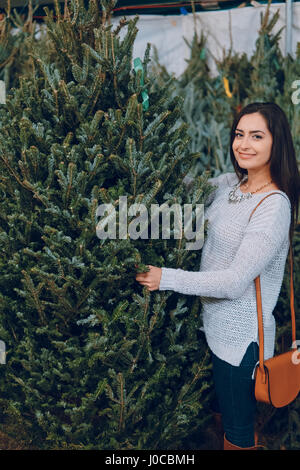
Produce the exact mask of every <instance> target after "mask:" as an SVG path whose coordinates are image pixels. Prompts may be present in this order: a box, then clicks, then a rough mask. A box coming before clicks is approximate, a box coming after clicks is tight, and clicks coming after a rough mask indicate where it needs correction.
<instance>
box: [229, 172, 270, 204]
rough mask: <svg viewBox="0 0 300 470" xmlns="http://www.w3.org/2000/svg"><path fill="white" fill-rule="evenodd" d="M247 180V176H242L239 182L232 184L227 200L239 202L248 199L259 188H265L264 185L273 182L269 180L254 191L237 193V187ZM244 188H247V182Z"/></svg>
mask: <svg viewBox="0 0 300 470" xmlns="http://www.w3.org/2000/svg"><path fill="white" fill-rule="evenodd" d="M247 180H248V176H247V175H246V176H244V178H243V179H242V181H241V182H240V183H236V184H235V185H234V189H233V190H232V191H230V193H229V195H228V200H229V201H230V202H241V201H243V200H245V199H250V198H251V197H252V194H254V193H257V191H260V190H261V189H263V188H265V187H266V186H268V185H269V184H271V183H273V181H272V180H271V181H269V182H268V183H266V184H264V185H263V186H261V187H260V188H257V189H256V190H255V191H251V192H249V193H242V194H241V195H238V194H237V189H238V187H239V186H240V185H241V184H242V183H244V182H246V181H247ZM245 188H246V189H247V188H248V184H246V185H245Z"/></svg>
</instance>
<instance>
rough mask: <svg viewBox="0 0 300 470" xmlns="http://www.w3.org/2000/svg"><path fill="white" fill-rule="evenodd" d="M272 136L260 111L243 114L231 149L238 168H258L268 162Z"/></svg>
mask: <svg viewBox="0 0 300 470" xmlns="http://www.w3.org/2000/svg"><path fill="white" fill-rule="evenodd" d="M272 143H273V137H272V134H271V132H270V131H269V129H268V127H267V123H266V121H265V119H264V117H263V116H262V115H261V114H260V113H252V114H245V115H244V116H242V117H241V119H240V120H239V122H238V125H237V126H236V130H235V138H234V140H233V143H232V150H233V153H234V156H235V158H236V161H237V163H238V164H239V166H240V168H244V169H246V170H252V169H259V168H262V167H264V166H265V165H268V166H269V164H270V162H269V160H270V156H271V150H272Z"/></svg>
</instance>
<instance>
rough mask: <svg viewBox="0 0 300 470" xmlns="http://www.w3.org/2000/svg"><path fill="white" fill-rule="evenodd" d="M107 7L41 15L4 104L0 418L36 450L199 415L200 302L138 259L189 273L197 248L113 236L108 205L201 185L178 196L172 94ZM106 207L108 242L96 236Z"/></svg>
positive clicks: (193, 199) (163, 438)
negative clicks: (147, 283)
mask: <svg viewBox="0 0 300 470" xmlns="http://www.w3.org/2000/svg"><path fill="white" fill-rule="evenodd" d="M113 6H114V3H113V2H110V1H108V2H106V1H102V2H101V8H99V5H98V2H97V1H94V0H92V1H90V2H89V5H88V8H86V7H85V6H84V4H83V2H82V1H80V2H77V1H71V2H70V4H68V6H67V5H65V7H64V11H63V13H62V12H61V11H60V8H59V5H58V3H57V4H56V20H54V19H53V16H52V14H51V13H50V12H49V10H48V9H45V11H46V13H47V17H46V26H47V27H46V30H45V34H46V37H45V38H44V39H43V40H44V41H46V43H47V49H45V50H44V51H43V53H42V54H41V53H39V52H40V51H39V50H38V51H35V50H31V51H30V55H31V57H32V60H33V62H32V64H33V74H32V76H31V77H30V76H29V75H24V76H21V77H20V80H19V84H18V85H17V86H15V87H14V88H12V89H11V90H10V92H9V93H8V96H7V100H6V104H5V105H2V106H1V110H0V116H1V119H0V122H1V124H0V126H1V132H0V192H1V202H0V243H1V253H2V257H1V266H0V267H1V272H0V292H1V293H0V305H1V306H0V313H1V315H0V337H1V339H2V340H4V341H5V343H6V347H7V364H6V365H5V366H2V367H1V369H0V377H1V381H0V392H1V395H0V400H1V401H0V403H1V419H2V422H5V423H7V429H10V428H9V426H11V427H12V429H13V432H14V433H15V435H16V433H17V432H18V428H19V429H20V431H19V432H21V429H22V430H25V434H26V436H27V437H26V438H27V445H29V442H30V443H31V445H33V446H35V447H36V448H49V449H53V448H79V449H80V448H84V449H88V448H96V449H147V448H151V449H156V448H162V449H168V448H180V447H182V446H183V445H184V444H183V443H184V440H185V439H188V438H189V436H191V435H193V434H194V433H195V432H196V431H197V430H198V429H199V428H201V427H202V428H203V426H204V423H205V420H207V419H208V414H207V410H206V408H207V407H208V402H209V394H210V385H209V384H210V365H209V353H208V351H207V347H206V343H205V342H204V339H203V334H202V332H200V327H201V322H200V315H199V314H200V303H199V299H198V298H196V297H189V298H184V297H182V296H179V295H177V294H175V293H172V292H155V293H152V294H150V293H149V292H148V291H147V290H146V288H144V289H143V288H142V286H140V285H138V283H137V282H136V281H135V275H136V273H137V272H142V271H145V270H146V269H147V264H154V265H156V266H160V265H165V266H169V267H179V266H180V267H181V268H183V269H184V268H186V269H190V270H191V269H195V270H197V269H198V267H199V262H200V251H201V250H198V251H189V250H187V249H186V240H185V239H184V237H181V238H178V239H175V238H173V235H174V233H175V228H172V227H171V233H170V236H171V238H170V239H161V238H159V239H151V238H150V232H149V234H148V235H149V238H146V239H141V238H138V237H137V239H135V240H134V239H132V238H129V236H128V233H125V235H124V233H123V236H122V237H120V238H118V237H119V236H120V232H121V222H120V219H119V217H120V213H121V210H120V211H119V213H118V212H117V209H118V207H120V205H119V204H120V201H121V196H126V198H127V203H128V207H129V206H131V205H133V204H143V205H144V207H146V209H148V210H149V213H150V206H151V204H158V205H161V204H163V203H168V204H170V205H171V204H173V203H177V204H180V205H182V207H183V204H184V203H191V204H196V203H204V202H205V200H206V197H207V196H208V195H209V193H210V191H211V186H210V185H209V183H208V182H207V179H208V173H205V174H203V175H199V176H198V177H197V178H196V181H195V183H194V185H193V186H192V189H191V191H190V192H189V193H187V191H186V187H185V185H184V183H183V179H184V177H185V175H186V174H187V172H188V171H189V169H190V166H191V164H192V161H193V158H196V157H197V155H193V154H191V153H190V152H189V149H188V146H187V143H188V140H189V136H188V134H187V126H186V124H183V123H180V124H178V119H179V118H180V116H181V107H182V99H181V98H180V97H177V96H174V95H173V94H172V93H171V92H170V91H169V89H170V85H171V83H170V82H169V83H167V84H166V86H164V87H161V86H160V85H158V84H157V83H156V82H155V81H153V82H151V83H150V80H149V79H148V75H147V65H148V63H149V47H148V48H147V49H146V51H145V56H144V59H143V61H141V60H140V59H139V58H135V60H134V61H132V59H133V57H132V49H133V44H134V40H135V37H136V34H137V27H136V23H137V20H138V19H137V18H135V19H133V20H130V21H126V20H125V19H122V20H121V21H120V24H119V25H118V26H117V27H116V29H115V30H113V28H112V25H111V24H109V14H110V11H111V9H112V7H113ZM123 28H125V29H126V33H125V35H124V38H123V40H121V39H120V37H119V33H120V31H121V29H123ZM101 204H108V205H109V206H108V207H109V211H108V215H107V214H106V215H107V217H106V219H103V218H102V219H101V220H99V213H98V211H97V209H98V207H99V206H100V205H101ZM139 210H141V209H139ZM116 215H119V217H116V219H115V221H116V227H117V229H118V235H117V236H116V237H111V238H106V239H105V238H101V237H99V236H97V233H96V227H98V228H99V224H100V225H101V224H102V225H103V227H102V228H103V230H104V228H105V227H106V225H105V224H106V223H107V224H108V225H109V222H110V221H111V220H112V219H113V218H114V217H115V216H116ZM134 215H135V217H134V218H133V220H131V222H132V223H134V224H136V226H137V232H139V230H138V227H140V225H139V224H140V218H139V217H138V216H137V213H135V214H134ZM104 220H105V221H106V222H105V224H104ZM108 225H107V226H108ZM122 230H123V228H122ZM110 233H111V232H110ZM140 233H142V234H143V233H145V232H140ZM23 434H24V433H23ZM199 445H201V442H199Z"/></svg>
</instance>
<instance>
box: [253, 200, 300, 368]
mask: <svg viewBox="0 0 300 470" xmlns="http://www.w3.org/2000/svg"><path fill="white" fill-rule="evenodd" d="M272 194H281V195H282V196H283V197H286V196H285V195H284V194H282V193H279V192H272V193H270V194H267V195H266V196H265V197H263V198H262V199H261V200H260V201H259V203H258V204H257V205H256V206H255V207H254V209H253V211H252V212H251V214H250V217H249V221H250V219H251V217H252V215H253V213H254V211H255V210H256V209H257V207H258V206H259V205H260V204H261V203H262V202H263V201H264V200H265V199H266V198H267V197H269V196H272ZM289 239H290V249H289V251H290V309H291V319H292V344H293V346H292V347H293V348H295V349H297V346H296V318H295V308H294V282H293V247H292V240H291V237H289ZM254 282H255V288H256V304H257V318H258V338H259V367H260V369H261V371H262V373H264V368H263V362H264V331H263V313H262V300H261V286H260V276H257V277H256V278H255V279H254Z"/></svg>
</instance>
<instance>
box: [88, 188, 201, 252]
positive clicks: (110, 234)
mask: <svg viewBox="0 0 300 470" xmlns="http://www.w3.org/2000/svg"><path fill="white" fill-rule="evenodd" d="M195 206H196V207H195V210H193V204H184V205H183V210H182V207H181V205H180V204H173V205H172V206H171V207H169V206H168V204H167V203H164V204H162V205H159V204H151V215H150V224H149V215H148V210H147V208H146V206H145V205H144V204H138V203H135V204H132V205H131V206H130V207H129V208H128V206H127V196H120V198H119V211H118V215H119V221H118V223H117V211H116V208H115V206H114V205H113V204H111V203H110V204H100V206H98V208H97V211H96V215H97V216H98V217H102V218H101V220H100V221H99V222H98V224H97V226H96V233H97V237H98V238H100V239H102V240H105V239H107V238H109V239H113V240H114V239H116V238H119V239H127V238H128V236H129V238H131V239H132V240H137V239H138V238H141V239H148V238H149V225H150V238H151V239H153V240H154V239H158V238H160V233H159V231H160V230H159V229H160V227H161V238H162V239H170V238H171V233H172V229H171V214H173V218H174V228H173V236H174V239H181V238H183V235H184V237H185V238H186V239H187V240H195V241H194V242H189V243H186V250H200V249H201V248H202V246H203V243H204V204H196V205H195ZM137 214H139V215H137ZM160 214H161V216H162V222H161V224H160ZM103 216H104V217H103ZM128 217H133V220H131V221H130V223H129V224H128ZM117 225H118V228H119V233H118V237H117ZM193 225H195V229H193Z"/></svg>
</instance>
